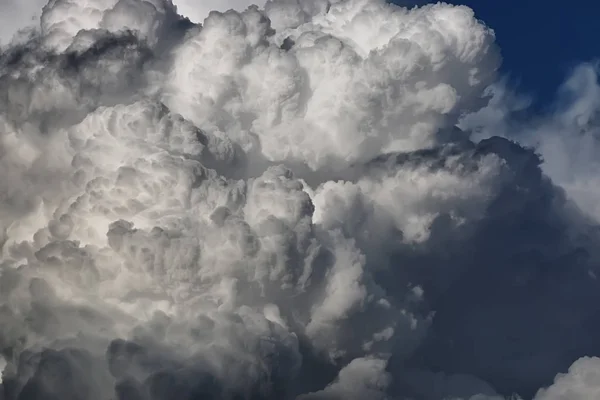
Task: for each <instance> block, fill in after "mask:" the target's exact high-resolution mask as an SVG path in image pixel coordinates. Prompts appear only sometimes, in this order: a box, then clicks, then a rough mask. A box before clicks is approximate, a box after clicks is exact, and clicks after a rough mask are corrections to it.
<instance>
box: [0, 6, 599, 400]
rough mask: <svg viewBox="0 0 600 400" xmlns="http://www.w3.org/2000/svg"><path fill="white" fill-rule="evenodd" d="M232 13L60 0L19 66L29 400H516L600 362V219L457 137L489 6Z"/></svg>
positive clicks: (21, 254)
mask: <svg viewBox="0 0 600 400" xmlns="http://www.w3.org/2000/svg"><path fill="white" fill-rule="evenodd" d="M228 4H229V3H228ZM180 5H181V4H180ZM231 5H232V6H235V7H236V8H238V7H239V8H240V10H239V11H233V10H230V11H226V12H223V13H221V12H213V13H210V15H208V14H207V13H206V11H205V8H204V7H205V6H197V7H196V13H197V14H196V16H195V17H194V16H192V18H193V20H194V21H197V22H199V21H198V20H199V19H201V18H200V17H202V18H203V17H204V16H207V18H206V19H204V20H203V21H202V24H201V25H200V24H197V25H196V24H193V23H191V22H189V21H186V20H185V19H183V18H182V17H180V16H178V15H177V14H176V8H175V5H174V4H172V3H171V2H170V1H166V0H161V1H159V0H152V1H150V0H112V1H108V0H106V1H105V0H94V1H87V2H73V1H67V0H52V1H50V2H49V3H48V4H47V6H46V7H45V8H44V9H43V12H42V16H41V25H40V30H39V32H37V33H33V34H32V36H31V37H30V38H29V39H28V40H22V41H20V42H14V43H13V44H12V45H11V46H10V47H8V48H7V49H6V50H4V51H3V53H2V55H1V56H0V68H1V69H0V88H1V90H2V92H3V93H5V94H6V96H3V97H2V98H0V101H1V102H2V105H3V107H0V109H1V110H2V112H1V113H0V133H1V135H0V173H1V174H2V176H3V179H2V180H1V181H0V199H1V201H0V227H1V228H2V229H1V232H2V236H1V239H2V240H1V244H2V253H1V254H2V263H1V264H0V319H1V322H2V324H0V354H1V356H0V361H2V362H1V363H0V365H2V369H3V380H2V386H1V389H2V392H3V396H4V398H6V399H22V400H25V399H30V398H65V399H69V398H86V399H87V398H90V399H96V398H97V399H99V400H100V399H114V398H118V399H144V400H146V399H166V398H170V397H172V396H173V393H178V394H179V395H181V396H182V397H185V398H190V399H195V398H212V399H239V398H248V399H275V398H276V399H294V398H299V399H364V398H369V399H371V398H373V399H396V398H398V399H401V398H406V397H407V396H414V397H417V398H424V399H430V398H431V399H437V398H438V397H440V398H456V397H459V398H460V397H465V398H471V399H484V398H489V399H496V398H497V394H496V392H495V391H494V390H493V389H492V388H491V387H490V385H487V384H485V383H483V382H482V381H481V379H485V380H487V381H489V382H490V383H491V385H493V386H494V387H497V390H498V392H501V393H508V392H511V391H516V392H519V393H526V394H531V395H533V392H534V391H535V390H537V388H539V387H542V386H547V385H548V384H549V383H550V382H549V380H551V378H552V377H553V376H554V375H555V374H556V372H557V371H559V370H561V368H562V369H564V368H565V367H567V366H568V365H567V364H568V363H570V362H571V361H572V360H573V359H576V358H577V357H579V356H581V355H584V354H586V352H593V351H594V347H593V345H592V344H591V342H590V341H589V338H588V336H587V335H589V336H590V337H592V336H593V334H594V333H595V332H597V329H596V328H595V325H594V321H595V314H594V313H593V311H592V310H590V308H589V306H586V299H587V300H589V299H594V298H595V297H594V293H597V289H598V288H597V283H596V282H595V281H594V279H593V276H594V275H595V273H596V272H595V267H594V265H593V261H591V260H594V259H595V258H594V257H595V253H594V251H593V249H594V248H595V243H597V235H596V234H595V233H594V230H593V229H591V228H590V226H589V221H587V220H586V219H585V218H584V217H582V216H581V215H580V213H579V211H578V210H577V209H576V208H575V207H573V206H572V204H571V203H570V202H569V201H568V200H567V199H566V197H565V195H564V193H563V192H561V191H560V190H559V189H558V188H556V187H554V186H553V185H552V183H551V182H549V181H548V179H547V178H545V177H544V176H543V175H542V172H541V170H540V163H541V160H540V159H539V157H538V156H537V155H536V154H535V153H534V152H533V151H531V150H530V149H525V148H523V147H521V146H520V145H518V144H516V143H513V142H510V141H508V140H505V139H500V138H497V137H496V138H491V139H489V140H484V141H481V142H479V143H475V142H474V141H471V140H470V139H469V138H468V134H467V133H465V132H463V131H461V130H459V129H454V128H453V125H454V124H455V123H456V122H457V120H458V115H459V114H460V113H462V112H464V111H465V110H466V111H469V110H476V109H477V107H478V106H479V101H480V99H479V97H480V94H481V91H482V90H483V88H484V87H485V86H486V85H487V84H489V83H490V82H491V81H492V80H493V79H494V74H495V70H496V68H497V65H498V61H499V57H498V55H497V52H496V50H495V48H494V44H493V39H494V35H493V32H492V31H490V30H489V29H488V28H486V27H485V26H484V25H483V24H481V23H480V22H478V21H477V20H476V19H475V18H474V15H473V13H472V11H471V10H470V9H468V8H466V7H454V6H450V5H447V4H437V5H430V6H425V7H421V8H413V9H410V10H409V9H406V8H401V7H397V6H393V5H390V4H387V3H385V2H383V1H380V0H361V1H358V0H342V1H326V0H310V1H293V0H292V1H289V0H273V1H268V2H267V3H266V4H265V5H264V8H261V7H258V6H253V7H250V8H247V9H246V10H245V11H242V10H241V9H242V8H244V7H245V6H246V5H247V4H245V3H244V4H241V3H236V4H233V3H231ZM188 6H189V4H188ZM220 6H223V7H228V6H227V5H226V4H225V5H220ZM184 8H185V7H181V8H178V9H177V11H182V10H183V9H184ZM592 97H593V96H592ZM577 109H578V110H580V107H577ZM576 114H577V115H578V116H581V115H583V114H585V115H588V114H590V113H587V114H586V112H585V110H584V111H582V112H579V111H578V112H577V113H576ZM590 115H591V114H590ZM588 116H589V115H588ZM571 119H576V120H578V121H579V120H581V118H580V117H573V118H571ZM586 121H587V120H586ZM522 230H525V231H527V232H533V233H531V234H527V235H526V234H521V233H520V232H521V231H522ZM539 254H542V255H543V256H539ZM528 257H529V258H528ZM532 260H533V261H535V262H531V261H532ZM540 260H541V261H540ZM538 261H539V262H538ZM562 265H569V266H572V268H570V269H568V271H566V270H565V269H564V268H561V266H562ZM515 282H516V283H515ZM558 282H560V283H561V284H563V286H561V285H558ZM492 283H493V284H495V285H497V287H498V288H497V289H494V285H492ZM515 287H517V288H516V289H515ZM566 287H568V288H571V289H573V292H576V293H578V296H574V297H573V296H571V297H569V296H568V290H567V289H565V288H566ZM502 290H504V291H505V293H508V296H505V297H501V296H496V295H497V294H498V293H499V292H500V291H502ZM507 297H508V298H509V299H510V300H507V299H506V298H507ZM540 299H541V300H540ZM480 302H482V304H488V305H490V307H489V308H488V309H487V311H486V312H481V310H480V308H478V304H479V303H480ZM545 305H547V306H548V307H550V308H552V309H553V310H555V311H556V313H558V315H560V316H561V317H563V318H565V319H564V320H562V319H560V318H559V319H558V322H557V321H555V320H552V321H553V323H554V324H555V325H553V326H554V327H555V328H556V329H555V330H552V331H551V332H549V333H548V332H547V333H546V334H545V335H541V336H544V341H541V343H539V345H538V347H535V346H533V344H532V343H533V338H534V336H535V333H536V332H539V330H537V331H536V330H535V329H531V328H532V325H531V323H530V322H531V321H534V322H536V323H537V322H539V324H540V325H543V324H544V323H548V321H549V320H550V316H549V315H548V313H547V312H545V310H547V308H545ZM573 310H577V311H576V312H575V311H573ZM567 317H568V318H567ZM563 321H564V323H563ZM569 321H571V322H572V323H574V324H583V325H586V326H589V327H590V330H589V332H583V333H580V334H575V335H574V336H573V339H574V340H573V342H574V343H576V344H577V345H574V346H573V347H569V348H561V347H560V346H556V344H557V343H564V335H565V334H566V333H565V332H566V331H565V329H564V328H565V326H567V325H568V322H569ZM511 322H513V323H514V327H515V330H516V331H519V330H524V331H525V332H533V333H530V334H523V337H522V339H521V341H517V342H516V343H508V342H509V341H510V340H509V339H511V338H512V337H513V336H512V335H514V332H513V331H512V330H511V329H508V328H507V326H508V327H510V326H511V325H510V323H511ZM486 324H487V325H486ZM481 326H489V327H491V328H490V329H491V331H493V332H489V331H486V330H485V329H480V328H481ZM478 332H479V333H478ZM466 336H469V337H468V338H467V339H465V337H466ZM507 338H508V339H507ZM536 340H537V339H536ZM449 341H451V342H452V345H448V343H449ZM527 351H529V353H527V354H528V356H526V355H523V354H524V353H525V352H527ZM511 352H512V353H511ZM507 353H508V354H512V356H511V357H504V356H505V355H506V354H507ZM541 359H543V360H545V362H544V363H542V362H541V361H540V360H541ZM567 360H568V361H567ZM583 364H584V361H581V362H579V363H577V364H575V365H574V367H573V372H572V373H571V375H568V377H573V376H574V377H575V378H558V380H557V382H556V384H555V385H554V386H552V387H550V389H548V391H547V392H540V393H541V394H539V395H538V396H543V395H544V394H543V393H554V392H553V390H562V389H559V387H561V386H564V385H565V383H564V382H567V383H566V384H570V383H569V382H571V380H572V379H575V380H576V379H577V376H579V372H577V371H580V368H581V369H586V370H587V368H588V366H586V365H583ZM490 365H491V366H490ZM580 365H583V367H580ZM589 368H591V367H589ZM440 369H442V370H443V373H440V374H436V373H433V372H432V370H435V371H437V370H440ZM525 370H529V371H531V372H530V373H522V372H523V371H525ZM515 371H516V372H515ZM457 374H458V375H457ZM467 374H471V375H474V376H469V375H467ZM475 376H476V377H475ZM507 377H508V378H507ZM479 378H481V379H479ZM565 379H567V380H565ZM569 379H571V380H569Z"/></svg>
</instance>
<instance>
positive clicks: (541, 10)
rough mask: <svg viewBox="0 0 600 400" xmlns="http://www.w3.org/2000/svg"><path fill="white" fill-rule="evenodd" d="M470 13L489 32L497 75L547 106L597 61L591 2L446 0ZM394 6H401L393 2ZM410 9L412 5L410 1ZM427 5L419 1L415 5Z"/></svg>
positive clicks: (598, 8)
mask: <svg viewBox="0 0 600 400" xmlns="http://www.w3.org/2000/svg"><path fill="white" fill-rule="evenodd" d="M448 2H449V3H451V4H464V5H467V6H469V7H471V8H472V9H473V10H474V11H475V14H476V17H477V18H478V19H480V20H482V21H484V22H485V24H486V25H487V26H489V27H491V28H493V29H494V30H495V32H496V42H497V43H498V45H499V46H500V49H501V53H502V56H503V63H502V68H501V71H502V72H503V73H504V74H507V75H508V76H509V77H510V79H511V80H512V82H513V83H514V84H516V85H518V87H519V88H520V90H521V91H523V92H527V93H530V94H531V95H533V96H534V97H535V99H534V102H535V103H534V105H535V106H536V107H541V108H543V107H545V106H548V104H549V102H550V99H552V98H553V96H554V92H555V91H556V88H557V87H558V86H559V85H560V84H561V83H562V82H563V81H564V79H565V76H567V75H568V74H569V73H570V71H571V70H572V69H573V68H574V67H575V66H576V65H577V64H579V63H581V62H588V61H593V60H594V59H596V58H598V57H600V44H599V43H598V40H597V39H596V38H597V32H598V30H597V21H598V12H600V4H599V3H598V2H597V1H594V0H571V1H569V2H561V1H556V0H550V1H548V0H505V1H493V0H450V1H448ZM396 3H398V4H400V3H402V1H396ZM410 3H412V4H414V3H415V2H414V1H410ZM425 3H431V2H430V1H425V0H423V1H421V2H420V4H425Z"/></svg>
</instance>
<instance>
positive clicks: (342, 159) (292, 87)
mask: <svg viewBox="0 0 600 400" xmlns="http://www.w3.org/2000/svg"><path fill="white" fill-rule="evenodd" d="M317 3H318V2H308V3H306V4H305V3H302V4H303V5H302V6H301V5H300V4H301V3H300V2H271V3H268V4H267V6H266V9H265V12H266V15H267V16H269V17H270V18H271V17H272V18H273V21H274V22H273V23H272V24H270V23H269V20H267V19H266V18H264V16H260V14H259V13H258V11H257V10H256V9H250V10H248V11H246V12H244V13H242V14H238V13H232V12H228V13H224V14H217V13H215V14H211V16H210V17H209V18H208V19H207V20H206V21H205V24H204V27H203V29H202V30H199V31H198V33H197V34H196V35H191V36H190V37H189V38H188V39H187V40H186V41H185V42H184V43H183V44H182V45H181V47H180V48H179V49H177V50H176V55H175V59H174V68H173V70H172V71H171V73H170V74H169V76H168V78H167V85H166V89H167V90H166V92H165V103H166V104H168V105H169V106H170V107H172V108H173V110H174V111H176V112H180V113H182V114H183V115H184V116H186V117H188V118H190V119H191V120H192V121H193V122H194V123H196V124H198V125H199V126H200V127H202V128H206V129H219V130H222V131H224V132H226V133H227V134H228V136H229V137H231V138H234V140H236V141H237V142H238V143H240V144H241V145H242V147H243V148H245V149H247V150H250V149H252V150H253V151H259V152H260V153H262V155H263V156H264V157H265V158H266V159H267V160H270V161H275V162H289V163H306V164H307V165H308V166H309V167H310V168H312V169H321V168H324V167H329V168H334V169H340V168H343V167H345V166H347V165H348V164H350V163H352V162H355V161H367V160H369V159H370V158H373V157H375V156H377V155H379V154H380V153H381V152H382V151H391V150H414V149H418V148H422V147H424V146H427V145H431V144H434V143H436V142H437V140H436V137H435V136H436V132H437V131H438V129H439V128H440V127H441V126H444V125H445V124H451V123H452V120H453V117H452V114H453V113H456V112H458V111H459V110H461V109H462V108H463V107H468V106H469V101H470V99H472V96H471V95H470V93H475V94H476V93H478V91H479V90H480V89H481V87H482V85H485V84H486V83H488V82H489V80H490V79H491V78H492V77H493V72H494V69H495V67H496V64H497V57H496V56H495V53H494V51H493V34H492V33H491V32H490V31H489V30H488V29H487V28H485V27H484V26H482V25H479V24H477V23H475V22H473V15H472V12H471V11H470V10H469V9H467V8H460V7H459V8H453V7H448V6H445V5H437V6H430V7H426V8H424V9H415V10H411V11H407V10H405V9H401V8H397V7H394V6H391V5H388V4H385V3H384V2H379V1H369V2H359V1H351V2H339V3H335V4H331V5H330V6H328V7H325V6H318V4H317ZM302 7H304V8H306V10H304V9H303V8H302ZM313 14H314V15H313ZM294 16H295V17H294ZM383 19H385V20H386V24H383V26H386V27H388V29H386V30H384V28H382V27H381V24H380V23H379V22H381V20H383ZM279 20H281V21H287V22H285V23H284V22H278V21H279ZM450 20H452V21H455V22H452V23H450V22H448V21H450ZM293 21H295V22H293ZM279 25H282V26H279ZM272 28H275V29H276V30H275V31H273V29H272ZM365 32H367V33H368V34H367V35H365V34H364V33H365ZM380 32H381V33H380ZM432 37H434V38H436V39H435V41H434V40H432V39H431V38H432ZM225 41H226V42H227V45H224V44H223V45H220V46H214V45H213V44H215V43H224V42H225ZM282 47H283V48H282ZM287 47H289V48H287ZM179 60H181V61H179ZM183 60H186V61H185V62H183ZM217 66H218V67H217ZM259 77H260V78H259ZM458 93H460V95H459V94H458ZM257 139H258V141H259V142H260V148H257V146H258V143H256V140H257Z"/></svg>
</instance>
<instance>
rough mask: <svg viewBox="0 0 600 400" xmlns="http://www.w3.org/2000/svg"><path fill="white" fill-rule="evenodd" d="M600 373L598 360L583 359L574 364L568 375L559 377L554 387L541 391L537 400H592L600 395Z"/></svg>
mask: <svg viewBox="0 0 600 400" xmlns="http://www.w3.org/2000/svg"><path fill="white" fill-rule="evenodd" d="M599 372H600V360H599V359H598V358H595V357H584V358H581V359H579V360H577V361H576V362H575V363H573V365H572V366H571V368H569V372H568V373H566V374H559V375H557V376H556V379H555V380H554V384H553V385H552V386H550V387H549V388H547V389H541V390H540V391H539V392H538V393H537V395H536V396H535V400H554V399H556V400H559V399H574V400H575V399H592V398H594V397H596V396H598V394H599V393H600V388H599V387H598V373H599Z"/></svg>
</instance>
